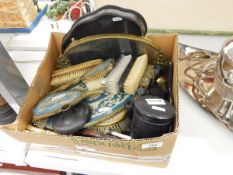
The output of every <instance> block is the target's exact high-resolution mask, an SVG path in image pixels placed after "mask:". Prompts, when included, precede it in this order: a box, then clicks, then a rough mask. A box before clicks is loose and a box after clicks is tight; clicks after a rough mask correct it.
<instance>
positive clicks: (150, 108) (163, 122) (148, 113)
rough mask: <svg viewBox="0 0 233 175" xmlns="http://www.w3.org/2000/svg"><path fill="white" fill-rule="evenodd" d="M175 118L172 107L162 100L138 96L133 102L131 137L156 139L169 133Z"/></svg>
mask: <svg viewBox="0 0 233 175" xmlns="http://www.w3.org/2000/svg"><path fill="white" fill-rule="evenodd" d="M174 118H175V109H174V107H173V106H172V105H171V104H170V103H169V102H168V101H165V100H164V99H162V98H158V97H155V96H150V95H146V96H140V97H139V98H138V99H137V100H135V102H134V109H133V121H132V125H131V133H130V135H131V137H132V138H134V139H140V138H150V137H158V136H161V135H163V134H165V133H168V132H171V130H172V128H173V126H172V125H173V121H174Z"/></svg>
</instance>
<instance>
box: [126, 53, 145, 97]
mask: <svg viewBox="0 0 233 175" xmlns="http://www.w3.org/2000/svg"><path fill="white" fill-rule="evenodd" d="M147 63H148V57H147V55H146V54H144V55H142V56H140V57H138V58H137V59H136V61H135V63H134V65H133V67H132V69H131V70H130V73H129V75H128V76H127V78H126V81H125V83H124V91H125V92H126V93H127V94H135V92H136V91H137V88H138V86H139V82H140V79H141V78H142V76H143V74H144V72H145V69H146V66H147Z"/></svg>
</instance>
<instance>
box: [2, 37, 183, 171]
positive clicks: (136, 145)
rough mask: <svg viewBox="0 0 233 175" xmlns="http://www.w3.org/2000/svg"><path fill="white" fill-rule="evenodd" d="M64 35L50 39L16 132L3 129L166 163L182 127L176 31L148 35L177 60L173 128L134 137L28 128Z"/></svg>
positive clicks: (26, 139) (49, 141)
mask: <svg viewBox="0 0 233 175" xmlns="http://www.w3.org/2000/svg"><path fill="white" fill-rule="evenodd" d="M63 36H64V34H62V33H52V34H51V37H50V43H49V46H48V50H47V53H46V55H45V58H44V60H43V61H42V63H41V65H40V67H39V69H38V72H37V74H36V77H35V78H34V80H33V82H32V84H31V87H30V89H29V91H28V94H27V96H26V100H25V103H24V104H23V105H22V107H21V111H20V114H19V117H18V125H17V132H15V131H11V130H7V129H5V130H4V131H5V132H6V133H8V134H9V135H11V136H13V137H15V138H16V139H18V140H21V141H24V142H29V143H36V144H44V145H54V146H60V147H65V148H66V149H70V150H75V151H84V152H85V151H86V152H89V153H90V152H92V153H98V154H100V155H101V154H103V155H109V156H110V157H111V158H109V157H107V158H106V157H105V159H109V160H113V159H112V157H114V156H117V157H121V158H123V159H121V160H120V161H127V162H131V163H138V164H145V165H151V166H160V167H164V166H166V165H167V162H168V160H169V156H170V154H171V152H172V149H173V147H174V144H175V141H176V137H177V132H178V128H179V113H178V78H177V76H178V75H177V68H178V66H177V61H178V59H177V52H178V51H177V35H175V34H170V35H149V36H148V38H149V39H151V40H152V41H153V42H154V43H155V44H156V45H157V46H159V47H160V48H161V50H162V51H164V52H165V54H166V55H167V56H168V57H169V58H171V59H172V61H173V63H174V74H173V75H174V76H173V96H174V103H175V108H176V120H175V122H174V131H173V132H171V133H168V134H165V135H163V136H161V137H156V138H150V139H134V140H131V141H128V140H120V139H116V140H111V139H98V138H88V137H78V136H61V135H57V136H54V135H45V134H36V133H30V132H28V131H25V129H26V127H27V125H28V124H29V123H31V119H32V109H33V108H34V107H35V105H36V104H37V103H38V101H39V100H40V99H41V98H43V97H45V96H46V95H47V94H48V92H49V91H50V90H51V87H50V81H51V74H52V72H53V70H54V69H55V67H56V61H57V58H58V57H59V55H60V53H61V52H60V46H61V42H62V38H63Z"/></svg>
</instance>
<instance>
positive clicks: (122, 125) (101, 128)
mask: <svg viewBox="0 0 233 175" xmlns="http://www.w3.org/2000/svg"><path fill="white" fill-rule="evenodd" d="M125 114H126V111H125V110H124V111H121V112H120V113H118V114H116V115H115V116H113V117H112V118H110V119H108V120H107V121H105V122H102V123H100V124H97V125H95V126H92V127H90V129H92V130H95V131H98V132H105V131H107V130H109V129H111V130H113V131H116V132H119V133H122V132H128V131H129V129H130V119H129V118H128V117H125ZM114 117H116V118H118V119H120V120H118V119H113V118H114ZM111 120H115V122H114V121H111ZM108 123H109V124H108Z"/></svg>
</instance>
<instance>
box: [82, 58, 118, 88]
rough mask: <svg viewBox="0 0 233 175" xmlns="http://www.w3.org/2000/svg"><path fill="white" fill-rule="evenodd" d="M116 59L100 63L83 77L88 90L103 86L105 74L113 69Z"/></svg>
mask: <svg viewBox="0 0 233 175" xmlns="http://www.w3.org/2000/svg"><path fill="white" fill-rule="evenodd" d="M113 63H114V59H108V60H106V61H104V62H103V63H102V64H100V65H98V66H97V67H95V68H94V69H92V70H91V71H89V72H88V73H86V74H85V75H84V76H83V77H82V81H83V82H84V83H85V84H86V86H87V89H88V90H95V89H99V88H101V87H102V81H103V79H104V77H105V76H107V75H108V74H109V72H110V71H111V70H112V67H113Z"/></svg>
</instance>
